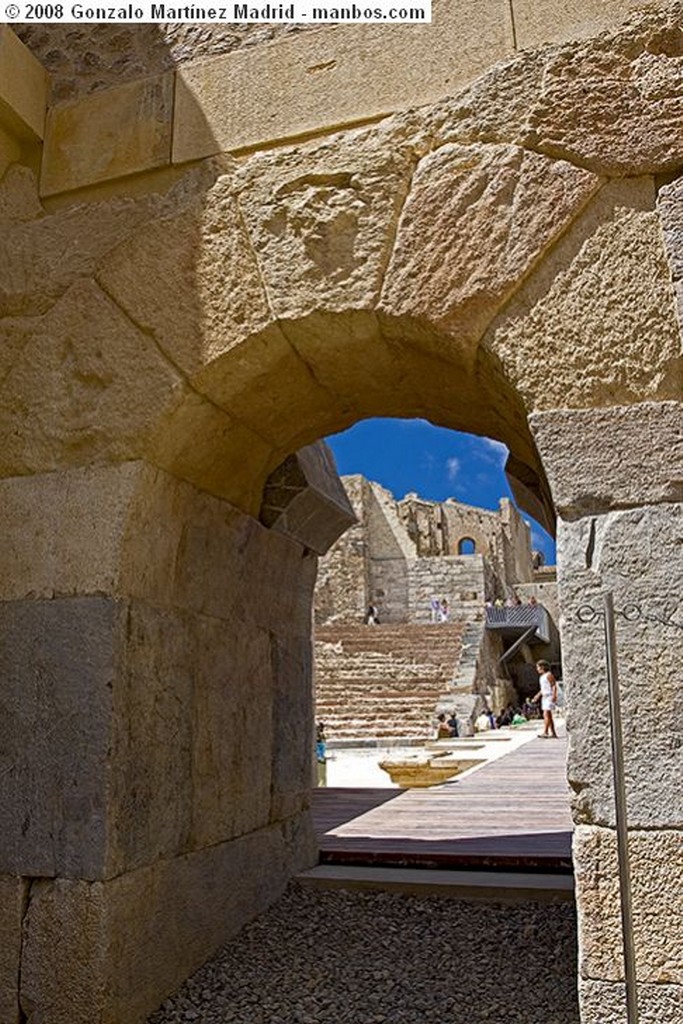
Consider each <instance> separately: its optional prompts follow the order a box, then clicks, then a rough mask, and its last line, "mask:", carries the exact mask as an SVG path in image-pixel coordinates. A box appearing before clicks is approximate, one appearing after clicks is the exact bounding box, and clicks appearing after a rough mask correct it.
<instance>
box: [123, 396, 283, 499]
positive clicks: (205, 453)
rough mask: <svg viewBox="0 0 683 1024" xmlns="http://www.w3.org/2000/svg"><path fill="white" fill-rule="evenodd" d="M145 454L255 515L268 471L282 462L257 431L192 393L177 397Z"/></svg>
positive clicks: (151, 460)
mask: <svg viewBox="0 0 683 1024" xmlns="http://www.w3.org/2000/svg"><path fill="white" fill-rule="evenodd" d="M226 404H229V403H228V402H227V396H226ZM141 447H143V446H141ZM143 450H144V453H145V455H146V457H147V458H148V459H149V461H150V462H152V463H153V464H154V465H156V466H159V467H160V468H162V469H165V470H166V471H167V472H168V473H171V474H172V475H174V476H179V477H181V478H182V479H184V480H188V481H189V482H190V483H192V484H194V486H195V487H198V488H199V490H201V491H207V492H208V493H209V494H214V495H216V496H217V497H219V498H225V499H227V500H228V501H230V502H231V503H232V504H233V505H235V506H236V507H237V508H240V509H242V510H243V511H245V512H247V513H252V514H256V513H257V511H258V508H259V506H260V503H261V491H262V489H263V484H264V482H265V479H266V477H267V475H268V472H269V471H270V469H272V468H273V467H274V466H276V465H277V464H278V462H280V461H281V459H282V455H281V454H280V453H278V452H277V451H274V449H273V448H272V446H271V445H270V444H269V443H268V442H267V441H265V440H264V439H263V438H261V437H259V435H258V434H256V433H255V432H254V431H253V430H251V429H249V427H246V426H244V425H243V424H242V423H240V422H239V420H235V419H233V417H232V416H230V415H229V414H228V413H227V412H225V411H224V409H222V408H220V407H219V406H217V405H215V404H214V403H213V402H211V401H209V400H207V399H205V398H203V397H202V395H198V394H197V393H196V392H195V391H193V390H192V389H190V388H183V389H182V390H180V389H179V390H178V391H177V392H176V395H175V396H174V400H173V402H172V403H169V406H168V408H167V409H166V410H165V411H164V414H163V416H161V417H160V418H159V419H158V421H157V423H156V425H155V429H154V430H153V431H152V432H151V433H150V434H149V436H148V437H147V438H146V440H145V444H144V447H143Z"/></svg>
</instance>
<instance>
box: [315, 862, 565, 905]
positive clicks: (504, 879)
mask: <svg viewBox="0 0 683 1024" xmlns="http://www.w3.org/2000/svg"><path fill="white" fill-rule="evenodd" d="M295 879H296V881H297V882H298V883H299V884H300V885H304V886H307V887H312V888H317V889H348V890H352V891H353V890H358V889H370V890H375V891H381V892H403V893H413V894H415V895H418V896H427V895H429V896H444V897H450V898H451V899H453V898H455V899H461V900H462V899H464V900H472V899H474V900H489V901H491V902H495V903H527V902H547V903H565V902H570V901H573V899H574V878H573V876H572V875H568V874H557V875H555V874H540V873H539V874H535V873H533V874H532V873H530V872H516V871H459V870H451V871H437V870H430V869H426V868H385V867H356V866H354V865H341V864H319V865H318V867H315V868H311V869H310V871H302V872H300V874H298V875H296V876H295Z"/></svg>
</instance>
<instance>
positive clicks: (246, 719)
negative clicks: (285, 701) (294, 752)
mask: <svg viewBox="0 0 683 1024" xmlns="http://www.w3.org/2000/svg"><path fill="white" fill-rule="evenodd" d="M270 642H271V640H270V638H269V636H268V635H267V634H266V633H265V632H264V631H263V630H260V629H258V628H256V627H255V626H253V625H249V624H247V623H245V622H242V621H235V622H233V623H232V624H231V625H230V626H226V624H225V623H224V622H219V621H216V620H210V619H204V620H203V621H202V622H199V623H197V628H196V654H195V665H196V668H195V683H194V700H193V710H192V773H191V774H192V791H193V796H192V834H191V842H192V847H193V849H200V848H201V847H204V846H210V845H214V844H216V843H219V842H224V841H225V840H226V839H231V838H233V837H237V836H240V835H245V834H247V833H249V832H254V831H256V830H257V829H259V828H262V827H263V826H264V825H266V824H267V823H268V821H269V815H270V801H271V787H272V786H273V785H274V779H273V776H272V773H271V770H270V767H269V760H270V757H271V756H272V755H271V752H272V749H273V730H274V722H273V716H274V714H275V709H274V699H275V698H274V695H273V689H274V687H275V686H276V685H277V680H275V679H274V677H273V671H274V666H273V664H272V659H271V654H270ZM278 820H280V819H278Z"/></svg>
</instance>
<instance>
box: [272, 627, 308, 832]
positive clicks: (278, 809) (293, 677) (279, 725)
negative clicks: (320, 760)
mask: <svg viewBox="0 0 683 1024" xmlns="http://www.w3.org/2000/svg"><path fill="white" fill-rule="evenodd" d="M271 659H272V678H273V712H272V716H273V717H272V730H273V744H272V780H273V781H272V786H271V791H270V800H271V803H270V818H271V821H273V822H277V821H283V820H286V819H288V818H292V817H294V816H295V815H297V814H299V813H300V812H301V811H302V810H304V809H306V808H307V807H308V806H309V802H310V796H309V793H310V780H311V768H312V757H313V744H312V737H313V735H314V732H313V700H314V698H313V646H312V642H311V639H310V637H306V636H304V637H295V638H286V639H285V640H283V639H282V638H280V637H277V636H273V638H272V641H271Z"/></svg>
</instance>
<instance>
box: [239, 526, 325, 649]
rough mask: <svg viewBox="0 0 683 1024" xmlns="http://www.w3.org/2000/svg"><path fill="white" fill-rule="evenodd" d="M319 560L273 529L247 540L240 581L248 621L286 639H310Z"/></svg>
mask: <svg viewBox="0 0 683 1024" xmlns="http://www.w3.org/2000/svg"><path fill="white" fill-rule="evenodd" d="M317 565H318V559H317V557H316V556H315V555H313V554H311V552H306V551H304V550H303V549H302V547H301V545H300V544H297V543H295V542H293V541H291V540H290V539H289V537H285V536H283V534H280V533H275V532H274V531H273V530H266V529H265V528H264V527H261V528H260V529H259V530H258V531H256V530H254V531H251V532H250V533H249V535H248V537H247V545H246V548H245V551H244V562H243V563H242V567H241V576H240V580H241V583H242V586H243V588H244V594H245V598H244V599H243V601H244V603H243V605H242V608H241V612H240V614H241V615H242V616H243V617H244V618H245V620H246V621H247V622H252V623H255V624H256V625H257V626H260V627H261V628H262V629H266V630H270V631H272V632H276V633H279V634H280V635H284V636H299V637H302V636H303V637H309V636H310V631H311V600H312V595H313V587H314V585H315V574H316V569H317Z"/></svg>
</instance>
